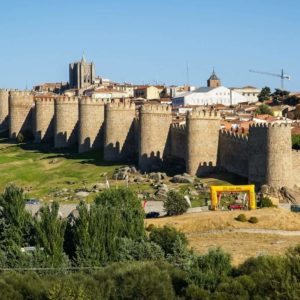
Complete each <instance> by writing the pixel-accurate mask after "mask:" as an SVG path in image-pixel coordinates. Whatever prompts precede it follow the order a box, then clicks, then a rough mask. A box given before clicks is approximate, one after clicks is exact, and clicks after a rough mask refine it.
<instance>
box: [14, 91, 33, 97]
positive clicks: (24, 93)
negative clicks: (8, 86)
mask: <svg viewBox="0 0 300 300" xmlns="http://www.w3.org/2000/svg"><path fill="white" fill-rule="evenodd" d="M9 94H10V96H11V97H27V96H33V94H32V93H31V91H19V90H13V91H12V90H11V91H9Z"/></svg>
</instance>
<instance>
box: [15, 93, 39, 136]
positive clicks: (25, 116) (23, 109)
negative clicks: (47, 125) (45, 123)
mask: <svg viewBox="0 0 300 300" xmlns="http://www.w3.org/2000/svg"><path fill="white" fill-rule="evenodd" d="M33 110H34V101H33V95H32V93H31V92H27V91H11V92H10V93H9V137H10V139H16V138H17V136H18V134H19V133H24V132H25V133H26V132H29V131H30V132H32V134H33V130H34V122H33V119H32V114H33Z"/></svg>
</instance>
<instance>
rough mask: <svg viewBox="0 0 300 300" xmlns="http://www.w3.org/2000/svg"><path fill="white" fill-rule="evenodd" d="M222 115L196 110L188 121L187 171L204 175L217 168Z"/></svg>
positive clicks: (189, 114)
mask: <svg viewBox="0 0 300 300" xmlns="http://www.w3.org/2000/svg"><path fill="white" fill-rule="evenodd" d="M219 129H220V114H219V113H218V112H216V111H208V110H198V109H194V110H193V111H191V112H188V114H187V119H186V132H187V141H186V144H187V145H186V146H187V148H186V171H187V173H189V174H192V175H202V174H205V173H207V172H210V171H212V170H213V169H214V168H215V167H216V163H217V154H218V140H219Z"/></svg>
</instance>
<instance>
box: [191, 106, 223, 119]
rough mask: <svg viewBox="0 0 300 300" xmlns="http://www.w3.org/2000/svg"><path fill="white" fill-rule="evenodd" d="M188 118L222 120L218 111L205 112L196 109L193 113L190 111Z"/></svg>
mask: <svg viewBox="0 0 300 300" xmlns="http://www.w3.org/2000/svg"><path fill="white" fill-rule="evenodd" d="M187 118H189V119H212V120H217V119H220V118H221V114H220V112H219V111H216V110H204V109H199V108H194V109H193V110H192V111H188V113H187Z"/></svg>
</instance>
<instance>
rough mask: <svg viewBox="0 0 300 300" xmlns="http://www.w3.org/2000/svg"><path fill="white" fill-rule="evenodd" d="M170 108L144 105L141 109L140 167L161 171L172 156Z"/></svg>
mask: <svg viewBox="0 0 300 300" xmlns="http://www.w3.org/2000/svg"><path fill="white" fill-rule="evenodd" d="M171 123H172V113H171V107H170V106H162V105H144V106H142V107H141V109H140V144H139V167H140V169H141V170H143V171H150V170H159V169H161V168H162V165H163V162H164V159H165V158H166V157H167V156H169V155H170V126H171Z"/></svg>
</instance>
